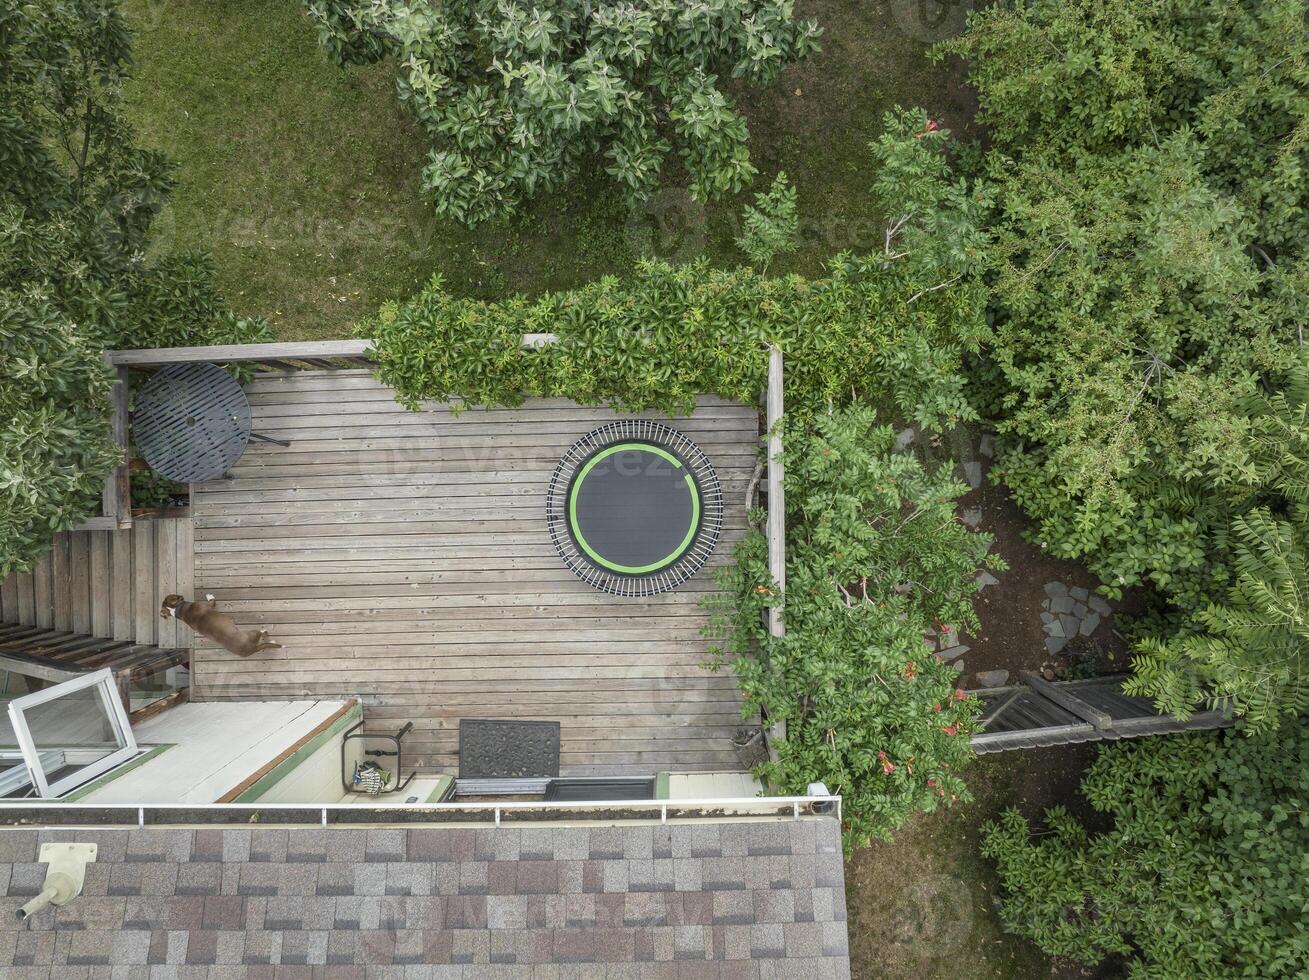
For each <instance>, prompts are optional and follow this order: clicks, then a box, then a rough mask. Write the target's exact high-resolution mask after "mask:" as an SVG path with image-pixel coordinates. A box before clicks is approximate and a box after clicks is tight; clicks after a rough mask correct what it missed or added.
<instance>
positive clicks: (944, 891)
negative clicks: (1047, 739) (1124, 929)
mask: <svg viewBox="0 0 1309 980" xmlns="http://www.w3.org/2000/svg"><path fill="white" fill-rule="evenodd" d="M1091 757H1092V756H1091V752H1090V750H1089V747H1087V746H1071V747H1061V748H1047V749H1037V750H1032V751H1024V752H1001V753H997V754H996V755H986V756H981V757H980V758H979V759H978V760H977V761H976V762H974V763H973V764H972V765H970V766H969V768H968V770H967V772H966V776H965V778H966V779H967V782H968V785H969V787H970V788H971V789H972V792H973V797H974V799H973V800H972V802H970V803H967V804H962V805H960V806H957V807H955V808H953V809H949V810H942V811H939V812H937V813H934V814H930V815H921V816H918V817H916V818H914V819H913V820H911V821H910V822H909V823H908V824H907V825H906V826H904V827H902V828H901V829H900V830H898V831H896V833H895V839H894V840H893V841H892V842H891V843H890V844H874V845H873V846H871V847H868V848H865V849H863V850H861V851H857V852H856V853H855V854H854V855H853V856H852V858H851V859H850V860H849V861H847V862H846V871H845V876H846V904H847V911H848V915H849V930H850V965H851V971H852V974H853V976H854V978H855V980H938V978H940V980H1033V978H1035V977H1046V978H1053V980H1076V978H1101V980H1103V978H1107V977H1109V976H1113V975H1116V974H1114V973H1112V972H1110V971H1109V970H1108V968H1105V969H1088V968H1084V967H1081V966H1079V965H1078V964H1074V963H1071V962H1069V961H1066V960H1055V959H1051V958H1049V957H1047V956H1045V954H1043V953H1042V952H1041V951H1040V950H1039V949H1038V948H1037V947H1036V946H1035V945H1033V944H1032V943H1029V942H1027V941H1026V940H1023V939H1019V938H1017V937H1015V936H1011V935H1008V934H1007V933H1005V932H1004V930H1003V928H1002V926H1001V923H1000V915H999V906H998V902H997V891H996V889H997V885H998V883H997V879H996V875H995V870H994V867H993V866H992V864H991V862H990V861H989V860H988V859H986V858H984V857H982V854H981V829H982V825H983V824H984V823H985V822H986V821H987V820H991V819H994V818H995V817H997V816H998V815H999V814H1000V813H1001V812H1002V811H1003V810H1004V809H1006V808H1008V807H1009V806H1018V807H1019V809H1020V810H1021V811H1022V812H1023V813H1024V814H1026V815H1027V816H1029V817H1032V818H1039V816H1040V815H1041V814H1042V813H1043V812H1044V810H1045V809H1046V808H1047V807H1048V806H1051V805H1053V804H1054V803H1063V804H1064V805H1065V806H1068V807H1069V808H1070V809H1072V810H1073V811H1074V812H1077V813H1079V814H1080V813H1084V812H1085V810H1086V805H1085V803H1084V802H1083V801H1082V800H1081V797H1080V796H1078V795H1077V792H1076V788H1077V785H1078V782H1079V780H1080V776H1081V773H1082V771H1083V769H1084V767H1085V766H1086V765H1087V764H1088V762H1089V760H1090V758H1091Z"/></svg>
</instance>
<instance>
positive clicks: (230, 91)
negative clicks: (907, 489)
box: [126, 0, 970, 339]
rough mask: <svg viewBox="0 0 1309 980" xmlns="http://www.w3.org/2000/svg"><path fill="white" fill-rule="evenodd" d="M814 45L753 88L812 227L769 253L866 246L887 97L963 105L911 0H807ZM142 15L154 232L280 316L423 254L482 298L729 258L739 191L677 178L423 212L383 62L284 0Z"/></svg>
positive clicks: (353, 303)
mask: <svg viewBox="0 0 1309 980" xmlns="http://www.w3.org/2000/svg"><path fill="white" fill-rule="evenodd" d="M797 6H798V8H799V10H798V13H799V15H801V16H812V17H817V18H818V19H819V21H820V23H822V25H823V27H824V29H825V32H826V33H825V36H824V39H823V44H824V50H823V53H822V54H820V55H818V56H817V57H815V58H813V59H812V60H810V61H809V62H808V63H807V64H804V65H801V66H797V67H795V68H792V69H790V70H788V71H787V72H786V73H785V74H784V75H783V77H782V79H781V80H780V81H779V82H778V84H777V85H776V86H774V87H773V88H771V89H769V90H766V91H760V90H744V92H743V98H744V102H743V108H744V109H745V111H746V112H747V115H748V117H749V121H750V129H751V134H752V139H751V151H752V153H753V155H754V159H755V162H756V164H757V165H758V166H759V168H760V170H761V171H762V176H761V178H760V180H759V181H758V183H757V189H761V188H763V187H766V186H767V182H768V181H769V180H771V178H772V175H773V174H775V173H776V172H777V170H779V169H782V170H785V171H786V172H787V174H788V175H789V176H790V177H791V178H792V180H793V182H794V183H795V184H796V186H797V187H798V189H799V192H800V206H801V215H802V221H803V225H802V234H803V240H804V244H803V248H802V250H801V251H800V252H799V253H798V254H797V255H795V256H793V257H790V258H789V259H788V260H787V261H786V262H784V263H783V262H779V263H778V264H777V266H776V268H777V270H778V271H787V270H791V269H794V270H797V271H802V272H807V273H814V272H817V271H818V270H819V269H820V268H821V266H822V262H823V260H824V258H826V257H827V256H829V255H831V254H833V253H834V252H836V251H839V250H841V249H844V248H861V247H870V246H872V245H873V244H874V242H875V240H876V237H877V226H876V217H875V216H874V215H872V214H870V213H868V210H867V204H866V201H867V187H868V185H869V181H870V176H869V170H868V163H867V153H866V147H867V144H868V143H869V141H870V140H872V139H874V138H875V137H876V135H877V133H878V130H879V124H880V119H881V116H882V113H883V111H884V110H886V109H888V108H890V107H892V106H894V105H896V104H897V103H900V104H904V105H911V104H919V105H924V106H925V107H926V108H927V109H929V111H931V112H932V113H933V114H935V115H938V116H940V117H943V118H945V119H946V120H947V121H949V122H951V123H952V124H955V125H959V124H962V123H963V122H964V121H966V120H967V119H968V118H969V109H970V105H969V101H968V97H967V95H966V93H965V92H964V90H963V89H962V88H961V86H960V85H959V84H958V79H957V75H958V72H957V70H955V69H951V68H949V67H946V66H942V65H936V64H932V63H931V62H929V61H928V59H927V57H926V46H925V44H924V43H923V40H922V39H921V38H923V37H925V36H930V35H931V31H930V30H929V31H924V30H921V29H918V28H916V27H914V26H913V25H912V24H911V25H910V30H909V31H908V32H906V31H905V30H903V29H902V28H901V27H900V24H901V23H902V22H905V21H906V16H907V15H906V13H905V12H906V11H910V10H911V9H917V8H916V7H912V6H911V3H910V0H889V2H886V3H859V2H855V0H802V2H801V3H799V4H798V5H797ZM126 9H127V13H128V19H129V23H130V24H131V25H132V27H133V28H134V30H135V32H136V41H135V61H136V65H135V78H134V79H133V81H132V82H131V83H130V84H129V86H128V89H127V100H128V104H129V113H130V116H131V118H132V119H133V120H134V122H135V124H136V125H137V127H138V128H139V131H140V135H141V137H142V140H143V142H144V143H145V144H146V145H148V146H151V147H156V148H159V149H162V150H164V151H166V152H167V153H168V154H169V155H170V156H171V157H172V158H173V159H174V160H176V161H177V163H178V165H179V169H178V182H179V186H178V188H177V191H176V192H175V194H174V196H173V200H172V203H171V205H170V207H169V211H168V213H167V214H166V215H165V217H164V218H163V219H162V220H161V221H160V222H159V230H160V239H161V244H162V245H182V244H184V245H193V246H197V247H202V248H206V249H208V250H209V251H211V252H212V253H213V254H214V257H215V260H216V262H217V265H218V274H219V282H220V284H221V286H222V287H223V289H224V291H225V292H226V293H227V295H228V298H229V300H230V301H231V302H232V304H233V306H234V307H235V308H236V309H238V310H239V311H241V312H243V313H248V314H261V315H264V316H266V317H267V318H268V319H269V321H270V322H271V323H272V324H273V328H274V330H275V331H276V333H277V334H278V336H279V337H282V338H285V339H296V338H324V337H340V336H344V335H346V334H347V332H348V331H349V329H350V325H351V324H352V323H354V322H355V321H356V320H358V319H359V318H360V317H363V316H366V315H368V314H369V313H371V312H372V311H374V310H375V309H376V308H377V306H378V305H379V304H380V303H382V302H383V301H385V300H388V299H397V298H402V297H404V296H407V295H408V294H410V293H412V292H413V291H414V290H415V289H416V288H417V287H418V286H419V285H420V284H421V283H423V282H425V281H426V280H427V279H428V278H429V277H430V276H431V275H432V274H433V273H434V272H440V273H442V274H443V275H444V276H445V279H446V283H447V285H448V288H450V289H451V290H452V291H454V292H456V293H460V294H466V295H472V296H481V297H487V298H494V297H501V296H505V295H508V294H511V293H514V292H524V293H529V294H531V293H537V292H540V291H543V290H549V289H559V288H566V287H569V286H573V285H576V284H578V283H582V282H585V281H587V280H589V279H592V278H595V277H597V276H599V275H603V274H605V273H618V274H622V273H623V272H625V271H627V270H629V269H630V268H631V265H632V263H633V261H635V259H636V258H638V257H639V256H640V255H642V254H656V255H662V256H665V257H668V258H674V259H682V258H691V257H693V256H694V255H696V254H698V253H700V252H705V253H707V254H709V255H710V256H711V257H712V258H713V260H714V261H716V262H720V263H725V264H730V263H736V262H738V261H740V256H739V255H738V254H737V252H736V249H735V247H734V246H733V245H732V239H733V237H734V231H735V221H736V216H737V214H738V213H739V209H740V203H741V202H740V201H729V202H722V203H720V204H715V205H713V206H710V207H708V208H702V207H700V206H699V205H696V204H694V203H693V202H691V201H690V200H689V198H688V197H687V195H686V194H685V192H684V190H683V189H681V188H678V187H677V186H676V178H675V175H669V182H670V185H671V186H669V187H668V188H666V189H665V190H663V191H661V192H660V193H659V194H657V195H656V196H655V198H654V199H653V200H652V201H651V202H650V204H649V205H648V206H646V207H644V208H641V209H640V210H639V211H637V212H636V213H631V212H629V210H628V208H627V207H626V205H625V204H624V203H623V201H622V199H621V197H620V196H619V195H618V194H617V193H616V192H615V191H614V189H613V188H612V186H611V185H610V184H609V183H608V182H607V180H606V179H605V178H604V176H603V174H599V175H591V176H588V177H586V178H584V179H582V180H579V181H578V182H577V183H576V184H575V185H574V186H571V187H569V188H567V189H566V191H565V192H564V193H562V194H561V195H557V196H555V197H554V198H551V199H547V200H539V201H537V202H535V203H534V204H533V206H532V207H531V208H530V210H529V211H528V213H526V214H524V215H523V216H522V217H521V218H519V219H517V220H515V221H512V222H504V223H498V224H494V225H487V226H483V227H480V228H478V229H476V230H475V231H469V230H467V229H464V228H462V227H460V226H458V225H454V224H451V223H449V222H445V221H438V220H437V219H436V218H434V217H433V216H432V214H431V212H430V210H429V208H428V207H427V206H426V205H425V203H424V201H423V199H422V195H421V190H420V186H419V171H420V169H421V167H422V163H423V159H424V155H425V152H426V148H425V146H424V144H423V141H422V139H421V137H420V135H419V134H418V133H417V132H416V130H415V129H414V127H413V126H412V125H411V124H410V122H409V120H408V119H407V118H406V115H405V113H404V111H403V110H402V109H401V108H400V107H399V105H398V104H397V102H396V99H395V95H394V88H393V78H394V73H393V67H392V66H391V65H389V64H380V65H374V66H369V67H366V68H355V69H349V70H340V69H337V68H336V67H334V66H333V65H331V64H330V63H329V62H328V61H327V59H326V57H325V56H324V55H323V54H322V53H321V51H320V50H319V48H318V45H317V41H316V39H315V36H314V32H313V29H312V26H311V25H310V23H309V22H308V20H307V19H306V18H305V17H304V15H303V14H302V13H301V7H300V4H299V3H298V2H296V0H221V2H219V0H174V2H171V3H167V4H165V3H162V2H161V0H127V3H126Z"/></svg>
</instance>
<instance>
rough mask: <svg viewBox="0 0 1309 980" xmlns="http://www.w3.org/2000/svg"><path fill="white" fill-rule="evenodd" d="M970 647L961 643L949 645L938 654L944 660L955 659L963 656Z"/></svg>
mask: <svg viewBox="0 0 1309 980" xmlns="http://www.w3.org/2000/svg"><path fill="white" fill-rule="evenodd" d="M968 649H969V648H968V647H967V646H964V645H963V644H960V645H958V646H952V647H947V648H946V649H944V650H942V651H941V652H940V653H938V654H937V656H938V657H940V658H941V659H942V660H953V659H954V658H955V657H961V656H963V655H964V654H965V653H967V652H968Z"/></svg>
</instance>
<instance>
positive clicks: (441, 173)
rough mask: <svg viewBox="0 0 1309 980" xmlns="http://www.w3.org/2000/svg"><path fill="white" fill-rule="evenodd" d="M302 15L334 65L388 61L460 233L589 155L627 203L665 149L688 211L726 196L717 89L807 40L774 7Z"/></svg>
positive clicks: (332, 9)
mask: <svg viewBox="0 0 1309 980" xmlns="http://www.w3.org/2000/svg"><path fill="white" fill-rule="evenodd" d="M306 7H307V9H308V11H309V13H310V15H311V16H312V17H313V18H314V20H315V22H316V23H317V25H318V30H319V37H320V39H321V41H322V43H323V46H324V48H325V49H326V50H327V52H328V54H329V55H330V56H331V57H332V58H334V59H335V60H336V61H337V62H338V63H339V64H342V65H345V64H352V63H362V62H368V61H375V60H377V59H379V58H382V57H386V56H392V57H394V58H395V59H396V60H397V62H398V64H399V68H400V78H399V83H398V84H399V92H400V98H401V100H402V101H403V102H404V103H405V104H406V105H407V106H408V107H409V109H410V110H411V111H412V112H413V114H414V117H415V119H416V120H417V121H418V124H419V125H420V126H421V127H422V128H423V130H424V132H425V133H426V134H427V137H428V139H429V140H430V141H431V143H432V150H431V153H430V155H429V157H428V165H427V167H426V168H425V170H424V172H423V185H424V188H425V189H426V190H427V192H428V193H429V194H430V195H431V196H432V199H433V201H434V203H435V206H436V211H437V213H438V214H440V215H443V216H447V217H451V218H454V219H456V220H458V221H462V222H464V223H467V224H476V223H478V222H480V221H484V220H486V219H488V218H492V217H495V216H499V215H504V214H510V213H513V212H514V211H515V210H516V208H517V207H518V205H519V202H520V201H522V200H523V199H524V198H530V197H533V196H534V195H536V194H538V193H541V192H543V191H551V190H555V189H557V188H558V187H560V186H561V185H562V184H563V183H565V182H566V181H567V180H569V179H570V178H571V177H572V176H573V175H575V174H576V173H577V172H578V169H579V167H580V166H581V164H582V163H583V162H584V161H585V160H586V159H587V158H588V157H590V156H592V155H595V154H599V155H600V156H601V157H602V158H603V160H604V165H605V169H606V171H607V172H608V173H609V174H610V175H611V176H612V177H613V178H614V179H615V180H616V181H617V182H618V184H619V185H620V186H621V187H622V188H623V189H624V190H625V191H626V192H627V193H628V195H629V196H630V197H631V198H632V199H634V200H640V199H643V198H644V197H646V196H647V195H648V194H649V193H650V192H651V191H652V190H654V189H655V188H656V187H657V186H658V183H659V179H660V175H661V173H662V172H663V170H664V167H665V164H666V162H667V158H668V156H669V154H670V153H672V151H673V149H674V146H676V148H677V153H678V157H679V158H680V162H681V164H682V166H683V167H684V168H685V170H686V172H687V174H688V177H689V179H690V184H691V188H692V192H693V193H694V194H695V196H696V197H698V198H700V199H702V200H703V199H707V198H712V197H718V196H721V195H724V194H732V193H736V192H737V191H739V190H741V189H742V188H744V187H745V186H746V185H748V184H749V183H750V180H751V179H752V178H753V176H754V174H755V168H754V166H753V164H751V163H750V155H749V153H748V151H747V149H746V142H747V139H748V133H747V131H746V124H745V120H744V118H743V117H742V116H741V115H740V113H739V112H737V111H736V109H735V107H734V106H733V104H732V102H731V100H730V99H729V98H728V96H727V95H726V94H725V93H724V92H723V90H722V89H721V88H720V87H719V82H718V80H719V78H720V77H722V76H730V77H731V78H733V79H744V80H745V81H748V82H750V83H752V84H756V85H764V84H769V83H771V82H772V81H773V80H774V79H775V78H776V77H777V74H778V73H779V72H780V71H781V70H782V68H784V67H785V66H786V65H788V64H791V63H793V62H795V61H798V60H800V59H802V58H804V57H805V56H806V55H808V54H809V53H811V52H813V51H815V50H817V47H818V35H819V33H820V32H819V29H818V26H817V25H816V24H815V23H813V22H812V21H797V20H796V19H795V17H794V13H793V10H792V4H791V2H790V0H716V2H714V3H709V4H696V5H684V4H678V3H674V2H672V0H656V2H652V3H646V4H642V5H640V6H631V5H628V6H622V5H598V6H592V5H591V4H589V3H582V2H578V0H553V2H550V3H545V4H538V5H535V6H534V5H530V4H522V3H516V2H512V0H460V2H457V3H450V4H444V5H439V6H435V5H431V4H427V3H413V2H408V0H378V2H374V3H361V2H358V0H307V2H306Z"/></svg>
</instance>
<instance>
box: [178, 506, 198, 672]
mask: <svg viewBox="0 0 1309 980" xmlns="http://www.w3.org/2000/svg"><path fill="white" fill-rule="evenodd" d="M174 523H175V524H176V525H177V593H178V594H179V595H182V596H185V597H186V598H188V599H194V598H196V595H195V522H194V521H192V520H180V521H174ZM176 634H177V637H176V640H175V641H174V643H173V645H174V646H180V647H187V648H189V647H191V646H192V644H193V643H194V640H195V634H194V633H192V632H191V631H190V630H189V629H183V628H182V627H181V626H178V627H177V630H176Z"/></svg>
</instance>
